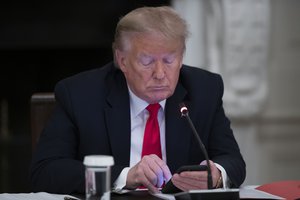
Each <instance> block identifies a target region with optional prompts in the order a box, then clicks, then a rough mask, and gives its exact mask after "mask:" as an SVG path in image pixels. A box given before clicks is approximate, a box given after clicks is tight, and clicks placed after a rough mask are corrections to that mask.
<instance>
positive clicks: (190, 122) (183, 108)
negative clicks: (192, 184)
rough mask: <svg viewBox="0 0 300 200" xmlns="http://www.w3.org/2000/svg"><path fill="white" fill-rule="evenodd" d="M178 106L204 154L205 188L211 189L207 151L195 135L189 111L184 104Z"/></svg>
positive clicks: (195, 131) (196, 134)
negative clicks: (205, 165) (205, 164)
mask: <svg viewBox="0 0 300 200" xmlns="http://www.w3.org/2000/svg"><path fill="white" fill-rule="evenodd" d="M179 106H180V112H181V116H182V117H185V119H187V121H188V123H189V125H190V127H191V129H192V132H193V134H194V136H195V137H196V139H197V141H198V144H199V146H200V148H201V151H202V153H203V154H204V157H205V160H206V163H207V187H208V189H213V186H212V175H211V168H210V164H209V158H208V155H207V151H206V149H205V146H204V144H203V142H202V140H201V138H200V137H199V135H198V133H197V130H196V128H195V126H194V124H193V122H192V120H191V118H190V116H189V111H188V109H187V107H186V106H185V104H184V103H180V104H179Z"/></svg>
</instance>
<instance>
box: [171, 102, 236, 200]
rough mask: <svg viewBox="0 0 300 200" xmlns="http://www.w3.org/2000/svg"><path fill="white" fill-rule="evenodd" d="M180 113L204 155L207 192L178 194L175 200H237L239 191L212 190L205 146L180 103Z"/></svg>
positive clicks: (184, 107) (194, 191)
mask: <svg viewBox="0 0 300 200" xmlns="http://www.w3.org/2000/svg"><path fill="white" fill-rule="evenodd" d="M180 112H181V115H182V117H185V118H186V119H187V121H188V123H189V125H190V127H191V129H192V132H193V134H194V136H195V137H196V139H197V142H198V143H199V146H200V148H201V151H202V153H203V154H204V157H205V160H206V163H207V188H208V190H191V191H188V192H180V193H176V194H175V195H174V196H175V199H176V200H210V199H214V200H239V199H240V195H239V189H225V190H224V189H221V188H220V189H216V190H213V186H212V175H211V168H210V164H209V158H208V155H207V151H206V149H205V146H204V144H203V142H202V141H201V138H200V136H199V135H198V133H197V130H196V128H195V126H194V124H193V122H192V120H191V118H190V116H189V112H188V109H187V107H186V106H185V105H184V103H180Z"/></svg>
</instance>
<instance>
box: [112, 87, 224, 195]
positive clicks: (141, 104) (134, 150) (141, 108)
mask: <svg viewBox="0 0 300 200" xmlns="http://www.w3.org/2000/svg"><path fill="white" fill-rule="evenodd" d="M128 90H129V100H130V120H131V141H130V164H129V167H126V168H124V169H123V170H122V172H121V174H120V176H119V177H118V178H117V180H116V181H115V182H114V190H115V191H120V190H122V189H123V187H124V186H125V185H126V179H127V174H128V171H129V169H130V168H131V167H133V166H134V165H136V164H137V163H138V162H139V161H140V160H141V155H142V147H143V139H144V131H145V126H146V122H147V119H148V117H149V112H148V110H147V109H146V107H147V106H148V105H149V103H147V102H146V101H144V100H142V99H140V98H139V97H137V96H136V95H135V94H134V93H133V92H132V91H131V90H130V89H129V87H128ZM159 104H160V106H161V107H160V109H159V111H158V115H157V118H158V123H159V130H160V142H161V152H162V159H163V160H164V161H165V162H166V163H167V155H166V142H165V141H166V137H165V130H166V126H165V115H164V110H165V105H166V100H163V101H161V102H159ZM216 165H217V167H218V169H219V170H220V171H221V173H222V178H223V183H226V180H227V174H226V172H225V170H224V168H223V167H222V166H220V165H218V164H216ZM223 187H224V188H225V187H226V184H223Z"/></svg>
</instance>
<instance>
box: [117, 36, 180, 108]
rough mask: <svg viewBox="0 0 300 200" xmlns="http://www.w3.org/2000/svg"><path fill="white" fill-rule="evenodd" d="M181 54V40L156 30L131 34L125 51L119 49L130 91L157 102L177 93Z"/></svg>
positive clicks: (120, 63) (119, 56) (149, 101)
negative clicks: (171, 38)
mask: <svg viewBox="0 0 300 200" xmlns="http://www.w3.org/2000/svg"><path fill="white" fill-rule="evenodd" d="M182 57H183V46H182V43H181V42H180V41H174V40H167V39H165V38H164V37H162V36H159V35H153V34H148V35H138V36H137V37H132V39H131V40H130V45H129V48H128V49H127V50H126V51H122V52H121V51H119V50H117V52H116V58H117V62H118V65H119V66H120V69H121V70H122V71H123V73H124V75H125V77H126V80H127V83H128V85H129V87H130V89H131V91H132V92H133V93H134V94H135V95H136V96H138V97H139V98H141V99H143V100H145V101H147V102H148V103H157V102H159V101H162V100H164V99H166V98H168V97H170V96H171V95H172V94H173V93H174V90H175V87H176V85H177V81H178V77H179V72H180V68H181V64H182Z"/></svg>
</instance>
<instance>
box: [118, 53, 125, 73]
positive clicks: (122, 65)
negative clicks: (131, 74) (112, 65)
mask: <svg viewBox="0 0 300 200" xmlns="http://www.w3.org/2000/svg"><path fill="white" fill-rule="evenodd" d="M115 57H116V61H117V63H118V65H119V67H120V69H121V71H122V72H125V71H126V59H125V58H126V57H125V52H122V51H120V50H118V49H116V51H115Z"/></svg>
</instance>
